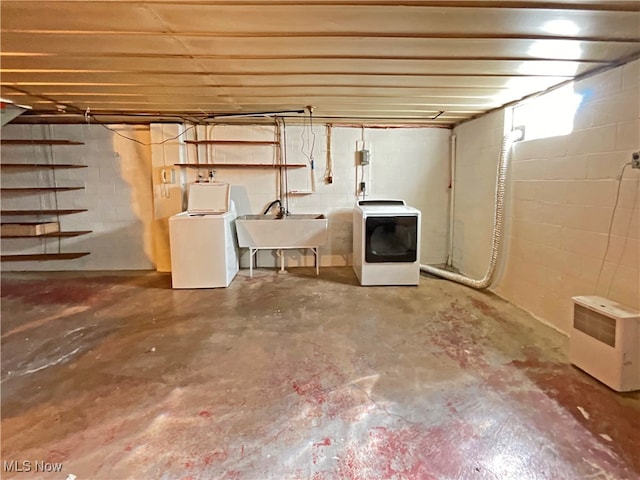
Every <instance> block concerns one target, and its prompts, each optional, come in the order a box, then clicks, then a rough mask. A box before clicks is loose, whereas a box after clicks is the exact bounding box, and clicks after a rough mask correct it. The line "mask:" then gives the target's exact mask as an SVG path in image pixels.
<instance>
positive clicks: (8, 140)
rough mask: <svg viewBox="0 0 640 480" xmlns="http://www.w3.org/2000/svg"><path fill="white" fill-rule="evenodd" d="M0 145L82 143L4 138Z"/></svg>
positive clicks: (79, 143) (75, 143) (78, 143)
mask: <svg viewBox="0 0 640 480" xmlns="http://www.w3.org/2000/svg"><path fill="white" fill-rule="evenodd" d="M0 145H84V143H83V142H74V141H73V140H54V139H49V140H47V139H41V140H22V139H13V138H4V139H2V140H0Z"/></svg>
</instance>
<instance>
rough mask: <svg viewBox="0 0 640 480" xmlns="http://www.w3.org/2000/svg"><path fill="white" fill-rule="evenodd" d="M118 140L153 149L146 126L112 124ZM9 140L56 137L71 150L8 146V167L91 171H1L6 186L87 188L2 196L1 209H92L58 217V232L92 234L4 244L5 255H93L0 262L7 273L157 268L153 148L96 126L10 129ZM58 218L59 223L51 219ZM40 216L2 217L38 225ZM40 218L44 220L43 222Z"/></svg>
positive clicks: (5, 130)
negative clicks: (44, 166)
mask: <svg viewBox="0 0 640 480" xmlns="http://www.w3.org/2000/svg"><path fill="white" fill-rule="evenodd" d="M110 128H113V129H115V130H117V131H118V132H119V133H120V134H122V135H126V136H128V137H132V138H135V139H137V140H138V141H140V142H143V143H149V141H150V139H149V128H148V127H134V126H125V125H111V126H110ZM1 133H2V137H3V138H5V139H11V138H14V139H44V138H55V139H65V140H73V141H78V142H83V143H84V144H83V145H74V146H28V145H27V146H23V145H20V146H6V145H5V146H3V147H2V162H3V163H71V164H81V165H87V168H78V169H68V170H67V169H56V170H55V177H54V172H53V171H52V170H40V169H39V170H20V171H15V170H3V172H2V186H3V187H21V186H22V187H24V186H53V185H54V183H55V185H57V186H61V187H64V186H81V187H84V189H83V190H74V191H64V192H58V193H57V194H56V195H54V194H53V193H50V192H42V193H33V192H29V193H19V194H16V193H4V194H3V195H2V209H3V210H5V209H6V210H12V209H41V208H42V209H87V211H86V212H83V213H77V214H73V215H62V216H60V217H59V221H60V227H61V230H64V231H77V230H91V231H92V233H90V234H88V235H83V236H78V237H72V238H62V239H58V238H34V239H10V238H3V239H2V253H3V254H21V253H45V252H46V253H57V252H58V251H61V252H90V255H88V256H85V257H81V258H78V259H74V260H53V261H37V262H36V261H28V262H3V263H2V270H4V271H10V270H18V271H26V270H137V269H143V270H144V269H153V268H155V259H154V249H153V237H152V231H151V226H152V224H151V222H152V219H153V204H152V201H153V200H152V195H151V178H150V176H151V150H150V149H149V147H146V146H143V145H140V144H138V143H134V142H132V141H129V140H126V139H124V138H122V137H120V136H118V135H117V134H115V133H113V132H111V131H109V130H107V129H105V128H104V127H102V126H100V125H96V124H92V125H6V126H4V127H2V132H1ZM46 218H47V219H51V220H56V218H55V217H46ZM39 219H40V218H39V217H34V216H28V217H27V216H25V217H3V222H34V221H38V220H39ZM42 219H45V218H44V217H42Z"/></svg>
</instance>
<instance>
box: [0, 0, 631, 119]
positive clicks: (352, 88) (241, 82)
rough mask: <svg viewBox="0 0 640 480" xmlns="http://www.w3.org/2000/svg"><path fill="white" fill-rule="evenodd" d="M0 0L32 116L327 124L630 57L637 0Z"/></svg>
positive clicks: (442, 111) (442, 104) (447, 108)
mask: <svg viewBox="0 0 640 480" xmlns="http://www.w3.org/2000/svg"><path fill="white" fill-rule="evenodd" d="M0 8H1V13H2V39H1V40H2V44H1V48H2V64H1V67H2V77H1V84H2V90H1V95H2V97H3V98H6V99H9V100H12V101H14V102H16V103H19V104H26V105H29V106H31V107H33V109H34V112H36V113H38V112H39V113H47V112H49V113H56V112H58V111H59V110H65V111H66V113H67V114H69V113H79V112H83V111H86V109H87V108H90V111H91V112H92V113H94V114H99V113H104V114H107V113H109V114H112V116H111V118H112V119H115V118H117V117H116V116H115V114H118V115H121V114H148V115H155V116H157V115H165V116H167V115H176V116H183V117H187V118H198V119H201V118H204V117H210V116H216V115H218V116H220V115H225V114H238V113H251V112H269V111H286V110H299V109H304V107H305V106H307V105H313V106H314V107H315V109H314V116H315V117H316V118H324V119H327V121H335V122H339V121H355V122H378V123H424V124H433V125H443V126H444V125H447V126H450V125H454V124H456V123H458V122H460V121H463V120H465V119H468V118H470V117H473V116H475V115H478V114H481V113H482V112H485V111H488V110H491V109H494V108H497V107H499V106H501V105H503V104H505V103H508V102H511V101H514V100H517V99H520V98H522V97H524V96H526V95H529V94H532V93H535V92H539V91H541V90H544V89H546V88H548V87H550V86H553V85H557V84H559V83H562V82H565V81H567V80H570V79H572V78H574V77H576V76H578V75H583V74H585V73H587V72H590V71H593V70H597V69H602V68H606V67H608V66H611V65H615V64H617V63H619V62H621V61H625V59H629V58H634V57H637V56H638V55H639V53H640V1H638V0H626V1H589V0H583V1H578V0H575V1H571V0H564V1H519V0H511V1H499V2H498V1H481V0H478V1H468V0H467V1H457V0H448V1H422V0H403V1H395V2H394V1H386V0H311V1H307V2H294V1H289V0H236V1H233V0H220V1H213V0H185V1H180V0H151V1H121V0H94V1H92V0H88V1H87V0H59V1H48V0H2V2H1V4H0ZM43 118H47V119H48V120H50V119H51V118H50V117H43ZM63 118H69V117H68V116H67V117H60V119H63ZM102 118H108V117H102ZM142 118H146V117H144V116H143V117H142ZM148 118H152V117H148Z"/></svg>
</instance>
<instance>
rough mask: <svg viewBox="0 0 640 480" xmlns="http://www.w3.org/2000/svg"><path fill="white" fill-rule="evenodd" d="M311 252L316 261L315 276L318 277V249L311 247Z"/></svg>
mask: <svg viewBox="0 0 640 480" xmlns="http://www.w3.org/2000/svg"><path fill="white" fill-rule="evenodd" d="M311 251H312V252H313V256H314V257H315V259H316V275H320V258H319V257H318V255H319V254H318V247H312V248H311Z"/></svg>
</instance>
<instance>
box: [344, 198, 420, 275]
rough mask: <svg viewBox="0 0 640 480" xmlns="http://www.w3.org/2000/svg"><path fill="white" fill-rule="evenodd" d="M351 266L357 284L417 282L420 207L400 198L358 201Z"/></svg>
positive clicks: (418, 272)
mask: <svg viewBox="0 0 640 480" xmlns="http://www.w3.org/2000/svg"><path fill="white" fill-rule="evenodd" d="M353 269H354V271H355V272H356V276H357V277H358V280H359V281H360V285H418V284H419V282H420V210H418V209H416V208H412V207H409V206H407V205H406V204H405V202H404V201H403V200H360V201H358V203H357V205H356V207H355V209H354V211H353Z"/></svg>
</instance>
